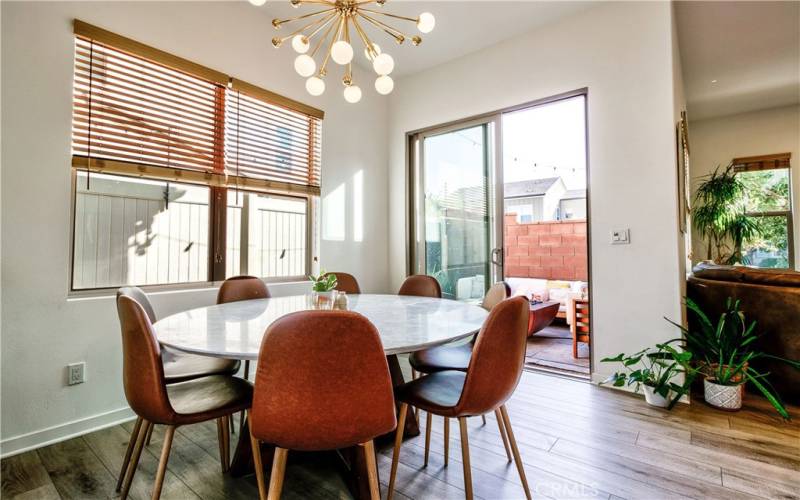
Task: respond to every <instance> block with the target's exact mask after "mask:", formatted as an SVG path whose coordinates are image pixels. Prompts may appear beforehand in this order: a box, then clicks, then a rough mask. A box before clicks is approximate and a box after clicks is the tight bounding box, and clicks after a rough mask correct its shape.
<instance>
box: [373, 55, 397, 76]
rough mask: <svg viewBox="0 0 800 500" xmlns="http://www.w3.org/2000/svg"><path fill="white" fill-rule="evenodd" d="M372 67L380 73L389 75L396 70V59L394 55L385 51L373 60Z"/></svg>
mask: <svg viewBox="0 0 800 500" xmlns="http://www.w3.org/2000/svg"><path fill="white" fill-rule="evenodd" d="M372 69H374V70H375V73H378V74H379V75H388V74H389V73H391V72H392V70H394V59H392V56H390V55H389V54H387V53H386V52H384V53H383V54H380V55H379V56H378V57H376V58H375V60H374V61H372Z"/></svg>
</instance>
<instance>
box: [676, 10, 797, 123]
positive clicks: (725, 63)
mask: <svg viewBox="0 0 800 500" xmlns="http://www.w3.org/2000/svg"><path fill="white" fill-rule="evenodd" d="M676 14H677V27H678V40H679V42H680V50H681V62H682V66H683V78H684V84H685V88H686V98H687V101H688V104H687V107H688V113H689V117H690V118H691V119H695V120H696V119H702V118H710V117H714V116H724V115H730V114H734V113H742V112H746V111H753V110H757V109H766V108H771V107H776V106H784V105H790V104H797V103H800V2H797V1H789V2H727V1H724V2H711V1H708V2H687V1H682V2H678V3H677V5H676ZM713 80H716V83H712V81H713Z"/></svg>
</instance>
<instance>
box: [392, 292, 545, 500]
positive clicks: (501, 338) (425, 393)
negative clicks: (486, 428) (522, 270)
mask: <svg viewBox="0 0 800 500" xmlns="http://www.w3.org/2000/svg"><path fill="white" fill-rule="evenodd" d="M528 314H530V308H529V304H528V300H527V299H526V298H525V297H515V298H512V299H507V300H504V301H503V302H501V303H500V304H498V305H497V306H495V307H494V309H492V311H491V312H490V313H489V317H488V318H487V319H486V322H485V323H484V325H483V327H482V328H481V330H480V332H479V333H478V338H477V340H476V342H475V347H474V349H473V352H472V358H471V359H470V362H469V367H468V368H467V371H466V373H465V372H461V371H455V370H447V371H441V372H436V373H431V374H430V375H427V376H425V377H421V378H418V379H416V380H412V381H411V382H407V383H405V384H403V385H400V386H398V387H397V388H396V389H395V397H396V398H397V400H398V401H399V402H400V403H401V404H400V419H399V420H400V421H399V422H398V425H397V433H396V434H395V442H394V453H393V456H392V469H391V475H390V477H389V496H388V498H392V495H393V493H394V482H395V477H396V474H397V463H398V458H399V456H400V445H401V444H402V442H403V427H404V425H405V418H406V414H407V412H408V406H409V405H412V406H415V407H418V408H422V409H423V410H425V411H428V412H430V413H433V414H435V415H440V416H442V417H445V418H458V422H459V426H460V429H461V454H462V457H463V464H464V486H465V490H466V496H467V498H468V499H471V498H472V471H471V469H470V465H469V441H468V437H467V417H471V416H477V415H483V414H484V413H488V412H490V411H494V412H495V415H496V416H497V419H498V420H502V421H503V426H504V427H505V431H506V432H505V434H501V436H502V437H503V438H504V444H506V443H505V439H506V435H507V439H508V441H509V442H510V445H511V449H512V451H513V454H514V461H515V462H516V465H517V471H518V472H519V477H520V480H521V481H522V486H523V488H524V490H525V496H526V497H527V498H528V499H530V498H531V494H530V490H529V488H528V481H527V479H526V477H525V469H524V468H523V465H522V460H521V459H520V456H519V449H518V448H517V443H516V440H515V439H514V432H513V430H512V429H511V421H510V420H509V418H508V411H507V410H506V407H505V402H506V401H507V400H508V398H510V397H511V395H512V394H513V393H514V389H516V387H517V384H518V383H519V379H520V376H521V374H522V365H523V362H524V359H525V345H526V339H527V336H528ZM426 431H427V430H426ZM428 432H429V431H428Z"/></svg>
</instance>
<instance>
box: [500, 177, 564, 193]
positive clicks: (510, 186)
mask: <svg viewBox="0 0 800 500" xmlns="http://www.w3.org/2000/svg"><path fill="white" fill-rule="evenodd" d="M560 180H561V177H548V178H546V179H534V180H531V181H518V182H506V183H505V185H504V186H503V187H504V192H503V197H505V198H526V197H528V196H543V195H544V194H545V193H547V190H549V189H550V188H551V187H552V186H553V184H555V183H556V182H559V181H560Z"/></svg>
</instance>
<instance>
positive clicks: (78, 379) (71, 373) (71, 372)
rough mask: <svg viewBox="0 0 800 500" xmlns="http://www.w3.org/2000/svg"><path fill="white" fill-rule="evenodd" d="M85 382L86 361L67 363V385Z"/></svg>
mask: <svg viewBox="0 0 800 500" xmlns="http://www.w3.org/2000/svg"><path fill="white" fill-rule="evenodd" d="M84 382H86V362H84V361H81V362H80V363H72V364H71V365H67V385H75V384H82V383H84Z"/></svg>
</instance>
